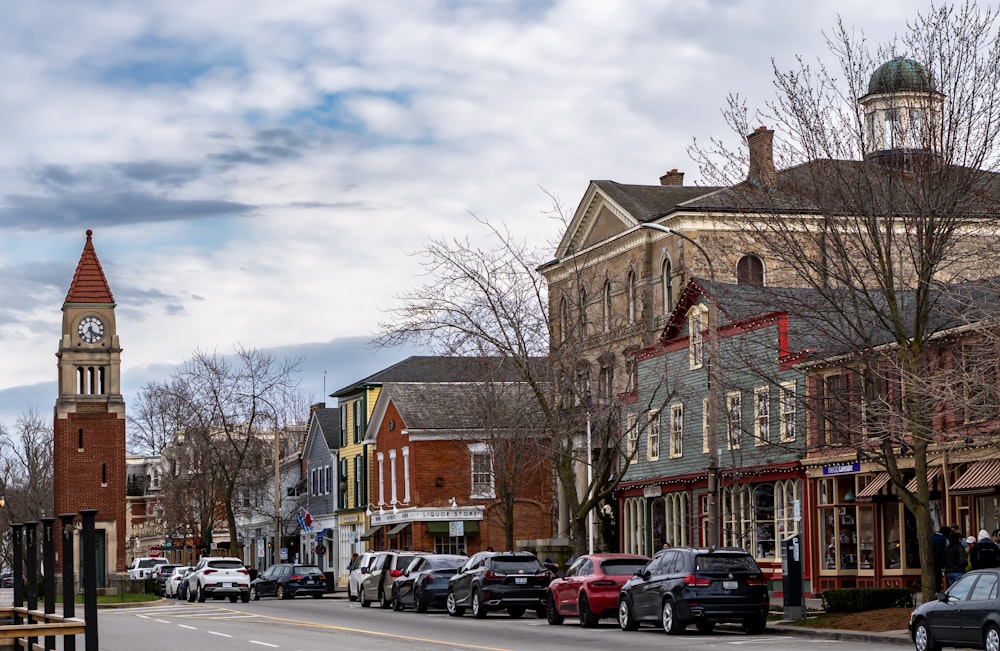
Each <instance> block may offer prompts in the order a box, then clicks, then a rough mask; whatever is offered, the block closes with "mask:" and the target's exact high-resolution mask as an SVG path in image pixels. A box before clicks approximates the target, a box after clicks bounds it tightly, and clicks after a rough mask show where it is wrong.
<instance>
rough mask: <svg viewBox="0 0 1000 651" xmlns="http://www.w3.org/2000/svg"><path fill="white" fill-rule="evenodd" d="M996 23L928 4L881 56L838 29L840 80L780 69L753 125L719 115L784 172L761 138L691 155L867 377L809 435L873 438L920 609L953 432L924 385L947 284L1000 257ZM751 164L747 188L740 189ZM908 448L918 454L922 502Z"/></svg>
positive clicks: (822, 404)
mask: <svg viewBox="0 0 1000 651" xmlns="http://www.w3.org/2000/svg"><path fill="white" fill-rule="evenodd" d="M997 18H998V14H997V10H996V9H982V8H980V7H979V6H977V5H976V4H975V3H973V2H965V3H964V4H959V5H945V6H932V7H931V8H930V9H929V10H928V11H927V12H926V13H923V14H919V15H918V16H917V17H916V18H915V19H914V20H913V21H911V22H910V23H908V25H907V29H906V31H905V33H903V34H902V35H901V36H899V37H898V38H897V39H896V40H895V41H894V42H892V43H891V44H889V45H888V46H885V47H880V48H876V49H872V48H871V47H870V46H869V45H868V43H867V42H866V41H865V40H864V37H863V36H862V35H857V34H855V33H854V32H852V31H851V30H849V29H848V28H846V27H845V26H844V25H843V24H838V25H837V27H836V29H835V30H834V32H833V35H832V36H831V37H829V38H828V46H829V49H830V51H831V53H832V54H833V56H834V58H835V59H836V61H837V64H838V66H839V67H838V68H837V69H836V70H831V69H828V68H826V67H825V66H824V65H822V64H819V65H817V66H810V65H808V64H806V63H804V62H802V61H800V62H799V67H798V68H797V69H794V70H790V71H782V70H779V69H778V68H777V67H775V71H774V72H775V87H776V89H777V98H776V99H775V100H774V101H773V102H771V103H770V104H769V105H768V106H767V107H765V108H764V109H762V110H761V111H760V112H758V113H756V114H753V117H752V118H751V113H750V112H749V111H748V110H747V107H746V106H745V103H744V102H743V101H742V100H740V99H739V98H738V97H732V98H731V100H730V103H729V106H728V109H727V110H726V111H725V115H726V117H727V118H728V120H729V122H730V124H731V126H732V127H733V128H734V129H735V131H736V132H737V134H738V135H739V136H740V138H741V139H742V138H743V137H744V136H746V135H747V134H748V133H750V130H751V126H752V124H753V123H755V122H759V123H764V124H771V125H776V133H777V134H778V138H779V139H778V140H777V141H776V142H775V145H774V147H775V148H774V153H775V159H776V160H777V162H778V165H777V167H778V168H779V169H781V168H785V169H784V171H783V172H781V173H775V171H774V169H775V168H774V166H773V165H770V161H769V160H767V158H768V157H766V156H763V157H762V156H760V154H761V151H760V150H758V151H756V152H755V150H754V145H753V144H751V150H750V158H749V161H748V159H747V156H746V153H745V152H744V151H742V150H735V149H732V148H730V147H728V146H726V145H725V143H723V142H722V141H713V142H711V143H710V144H708V145H707V146H702V145H699V144H697V143H696V144H695V145H694V146H693V147H692V149H691V151H692V155H693V156H694V157H695V158H696V160H698V161H699V163H700V165H701V170H702V174H703V176H704V178H705V179H706V180H707V181H708V182H710V183H715V184H718V185H724V186H729V188H728V190H727V191H725V192H723V193H721V198H722V199H724V200H725V201H726V202H728V203H729V205H730V207H731V208H732V209H733V210H734V212H738V213H740V214H741V215H743V216H744V217H743V219H742V223H741V227H742V228H744V229H745V232H746V233H747V235H749V236H752V238H753V242H754V244H753V246H755V247H757V248H758V249H759V250H760V252H761V254H762V255H763V256H764V257H765V259H767V260H768V261H769V262H768V264H769V267H768V273H769V277H770V282H772V283H775V284H782V283H785V284H789V285H796V286H800V287H801V286H804V287H809V288H811V289H813V290H814V292H813V293H811V294H810V295H809V298H808V300H802V301H800V302H796V300H795V299H792V298H790V299H789V301H788V302H787V306H788V310H789V312H790V313H791V314H793V315H798V316H801V317H802V318H806V319H808V320H809V321H810V324H811V325H812V326H813V327H815V328H816V331H817V334H818V335H821V336H822V339H824V340H825V342H826V343H825V345H824V349H825V351H826V352H827V356H828V363H829V366H830V367H831V368H832V367H836V366H838V365H839V366H843V368H844V369H850V370H851V371H852V372H853V373H855V376H856V377H857V378H858V379H857V381H856V382H855V384H854V386H852V387H846V386H845V387H841V389H840V390H841V391H842V393H843V396H842V397H843V399H842V400H841V399H839V398H836V399H831V397H830V396H827V397H826V398H823V399H821V400H820V401H819V402H814V403H813V404H812V405H811V407H812V408H813V410H814V414H813V423H814V425H815V426H816V427H815V428H814V431H815V430H816V428H818V429H819V430H821V431H823V432H824V434H825V435H829V434H830V433H831V432H833V433H834V434H835V440H832V441H830V440H828V441H825V443H826V444H827V445H832V446H833V447H837V446H844V447H847V446H849V445H857V444H858V443H857V442H859V441H864V442H865V444H864V445H862V446H860V448H861V449H862V453H863V454H865V455H867V456H868V457H869V458H871V459H874V460H876V461H878V462H879V463H881V464H882V465H883V466H884V467H885V468H886V470H887V472H888V473H889V475H890V477H891V480H892V482H893V484H894V486H895V489H896V493H897V494H898V495H899V497H900V499H901V501H902V502H903V504H904V505H905V506H906V508H907V509H909V511H910V512H912V513H913V515H914V516H915V518H916V524H917V539H918V541H919V552H920V554H919V555H920V562H921V567H922V580H921V583H922V586H923V588H922V589H923V596H924V598H925V599H929V598H931V597H932V596H933V594H934V592H935V589H936V586H937V583H938V582H937V579H936V577H934V572H933V568H934V563H933V560H932V551H931V546H930V538H931V533H932V523H931V513H930V489H929V484H928V481H927V469H928V452H929V450H932V449H933V448H932V446H933V445H934V444H935V443H936V442H940V441H941V439H942V437H945V438H947V436H949V433H947V432H944V433H942V432H941V431H939V429H938V428H937V427H936V424H937V423H936V422H935V419H934V418H933V414H934V413H935V408H936V406H938V405H939V404H940V400H941V399H942V395H941V389H940V385H939V384H936V383H935V382H931V381H929V379H930V378H933V377H935V375H936V374H935V371H936V370H937V365H938V363H939V360H937V358H936V353H935V348H936V346H935V343H934V342H935V338H936V337H937V336H938V334H939V330H940V326H941V323H942V321H941V320H940V319H939V318H937V316H938V315H939V314H940V312H941V309H942V300H943V297H944V296H946V294H947V292H946V291H942V290H941V288H942V284H947V283H956V282H960V281H963V280H968V279H973V278H976V277H980V276H982V275H983V274H984V273H995V269H997V263H998V262H1000V260H998V255H997V251H996V247H995V241H996V240H995V237H996V228H995V219H996V216H997V213H998V206H1000V203H998V201H997V200H998V198H1000V183H998V177H997V174H996V172H997V165H998V158H997V151H998V150H997V144H998V136H1000V41H998V32H997V26H998V20H997ZM904 54H905V55H906V57H907V58H899V57H900V55H904ZM886 62H889V63H886ZM880 64H885V65H881V67H880ZM762 135H766V134H761V133H760V132H759V130H758V131H757V132H755V133H754V134H752V136H751V140H753V139H754V138H758V137H760V136H762ZM755 155H756V159H755ZM748 163H749V168H750V170H751V173H750V176H749V178H747V179H743V178H736V176H735V175H736V174H742V170H745V169H747V166H748ZM747 215H749V216H750V217H746V216H747ZM994 307H995V306H994ZM951 325H952V326H953V325H954V322H951ZM818 339H819V337H818ZM816 388H817V390H819V391H820V395H822V390H823V388H822V387H816ZM812 393H813V395H814V396H815V395H816V391H813V392H812ZM849 394H850V395H849ZM862 395H863V398H861V397H860V396H862ZM862 400H863V402H864V405H865V408H866V411H865V415H864V417H863V418H862V417H860V412H859V411H856V410H855V407H857V406H858V404H859V402H860V401H862ZM963 436H964V434H963ZM901 453H905V454H910V453H912V465H913V469H914V471H915V474H916V489H915V490H907V484H908V477H906V476H904V473H903V471H902V469H901V466H900V463H899V460H900V459H901ZM907 463H909V462H907Z"/></svg>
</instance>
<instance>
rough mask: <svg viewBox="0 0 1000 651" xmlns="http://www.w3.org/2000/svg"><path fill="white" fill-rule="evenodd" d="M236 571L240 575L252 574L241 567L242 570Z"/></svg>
mask: <svg viewBox="0 0 1000 651" xmlns="http://www.w3.org/2000/svg"><path fill="white" fill-rule="evenodd" d="M236 571H237V572H239V573H240V574H250V570H248V569H247V568H245V567H241V568H240V569H238V570H236Z"/></svg>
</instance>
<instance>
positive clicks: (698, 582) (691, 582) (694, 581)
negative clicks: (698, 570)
mask: <svg viewBox="0 0 1000 651" xmlns="http://www.w3.org/2000/svg"><path fill="white" fill-rule="evenodd" d="M684 585H686V586H687V587H689V588H701V587H705V586H709V585H712V579H703V578H701V577H699V576H696V575H694V574H688V575H687V576H685V577H684Z"/></svg>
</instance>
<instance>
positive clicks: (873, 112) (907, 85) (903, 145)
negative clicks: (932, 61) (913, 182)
mask: <svg viewBox="0 0 1000 651" xmlns="http://www.w3.org/2000/svg"><path fill="white" fill-rule="evenodd" d="M858 101H859V102H860V103H861V105H862V106H863V107H864V111H865V136H866V138H865V140H866V142H865V158H866V159H868V160H875V161H879V162H882V163H887V164H892V165H898V164H904V165H911V164H913V163H914V162H915V161H918V160H931V158H928V157H933V156H934V152H936V151H938V150H939V144H940V139H941V134H940V131H941V127H940V124H939V122H940V119H941V105H942V103H943V102H944V95H942V94H941V93H939V92H938V91H937V89H936V88H935V86H934V79H933V76H932V75H931V73H930V71H929V70H928V69H927V67H926V66H924V65H923V64H920V63H918V62H916V61H914V60H913V59H909V58H907V57H896V58H894V59H892V60H891V61H888V62H886V63H883V64H882V65H881V66H879V67H878V68H876V70H875V72H874V73H872V76H871V79H870V80H869V81H868V93H867V94H866V95H865V96H864V97H862V98H860V99H859V100H858Z"/></svg>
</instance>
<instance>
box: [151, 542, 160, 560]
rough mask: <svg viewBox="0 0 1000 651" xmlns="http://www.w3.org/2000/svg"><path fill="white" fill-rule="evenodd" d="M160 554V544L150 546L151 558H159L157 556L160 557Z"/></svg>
mask: <svg viewBox="0 0 1000 651" xmlns="http://www.w3.org/2000/svg"><path fill="white" fill-rule="evenodd" d="M159 555H160V547H159V545H153V546H152V547H150V548H149V557H150V558H157V557H159Z"/></svg>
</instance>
